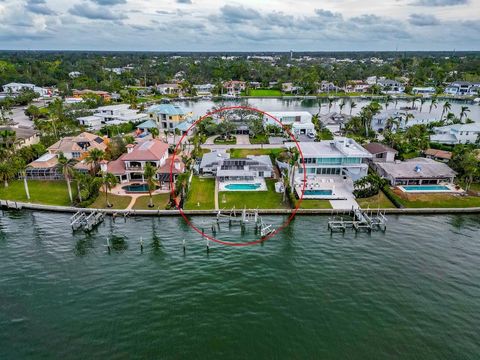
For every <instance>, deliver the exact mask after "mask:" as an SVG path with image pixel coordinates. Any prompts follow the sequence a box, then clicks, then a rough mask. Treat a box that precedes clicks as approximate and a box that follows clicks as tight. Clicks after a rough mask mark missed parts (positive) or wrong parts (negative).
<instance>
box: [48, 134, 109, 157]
mask: <svg viewBox="0 0 480 360" xmlns="http://www.w3.org/2000/svg"><path fill="white" fill-rule="evenodd" d="M79 143H88V144H89V145H88V147H87V148H82V147H81V146H79V145H78V144H79ZM93 148H97V149H100V150H102V151H105V150H106V149H107V144H106V143H105V139H102V138H101V137H99V136H98V135H95V134H91V133H88V132H83V133H81V134H79V135H77V136H67V137H64V138H62V139H60V140H58V141H57V142H56V143H55V144H53V145H52V146H50V147H49V148H48V151H49V152H53V153H59V152H63V153H70V152H74V151H75V152H81V153H84V152H87V151H90V150H91V149H93Z"/></svg>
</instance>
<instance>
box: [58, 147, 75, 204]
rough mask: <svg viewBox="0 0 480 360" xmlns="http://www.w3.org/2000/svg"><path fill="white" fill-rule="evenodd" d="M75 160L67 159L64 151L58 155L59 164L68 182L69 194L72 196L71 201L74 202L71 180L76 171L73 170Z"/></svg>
mask: <svg viewBox="0 0 480 360" xmlns="http://www.w3.org/2000/svg"><path fill="white" fill-rule="evenodd" d="M73 164H74V160H72V159H67V158H66V157H65V155H63V153H60V154H59V155H58V165H59V167H60V169H61V171H62V174H63V176H64V178H65V181H66V182H67V187H68V196H69V197H70V202H71V203H73V194H72V186H71V181H72V178H73V176H74V173H75V171H74V170H73Z"/></svg>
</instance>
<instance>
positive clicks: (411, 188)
mask: <svg viewBox="0 0 480 360" xmlns="http://www.w3.org/2000/svg"><path fill="white" fill-rule="evenodd" d="M402 188H403V190H404V191H406V192H442V191H452V190H451V189H450V188H449V187H448V186H445V185H404V186H402Z"/></svg>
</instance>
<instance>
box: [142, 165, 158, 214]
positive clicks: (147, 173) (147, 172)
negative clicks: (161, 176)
mask: <svg viewBox="0 0 480 360" xmlns="http://www.w3.org/2000/svg"><path fill="white" fill-rule="evenodd" d="M156 175H157V168H156V167H155V166H153V165H152V164H151V163H147V164H146V165H145V167H144V169H143V177H144V180H145V181H146V182H147V187H148V195H149V196H150V199H149V200H148V207H153V198H152V191H154V190H155V187H156V184H155V177H156Z"/></svg>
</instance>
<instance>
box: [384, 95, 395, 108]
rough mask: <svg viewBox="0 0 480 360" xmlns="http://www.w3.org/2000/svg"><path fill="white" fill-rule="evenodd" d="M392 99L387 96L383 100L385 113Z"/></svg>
mask: <svg viewBox="0 0 480 360" xmlns="http://www.w3.org/2000/svg"><path fill="white" fill-rule="evenodd" d="M392 100H393V98H392V96H391V95H387V97H386V98H385V112H387V110H388V106H389V105H390V103H391V102H392Z"/></svg>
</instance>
